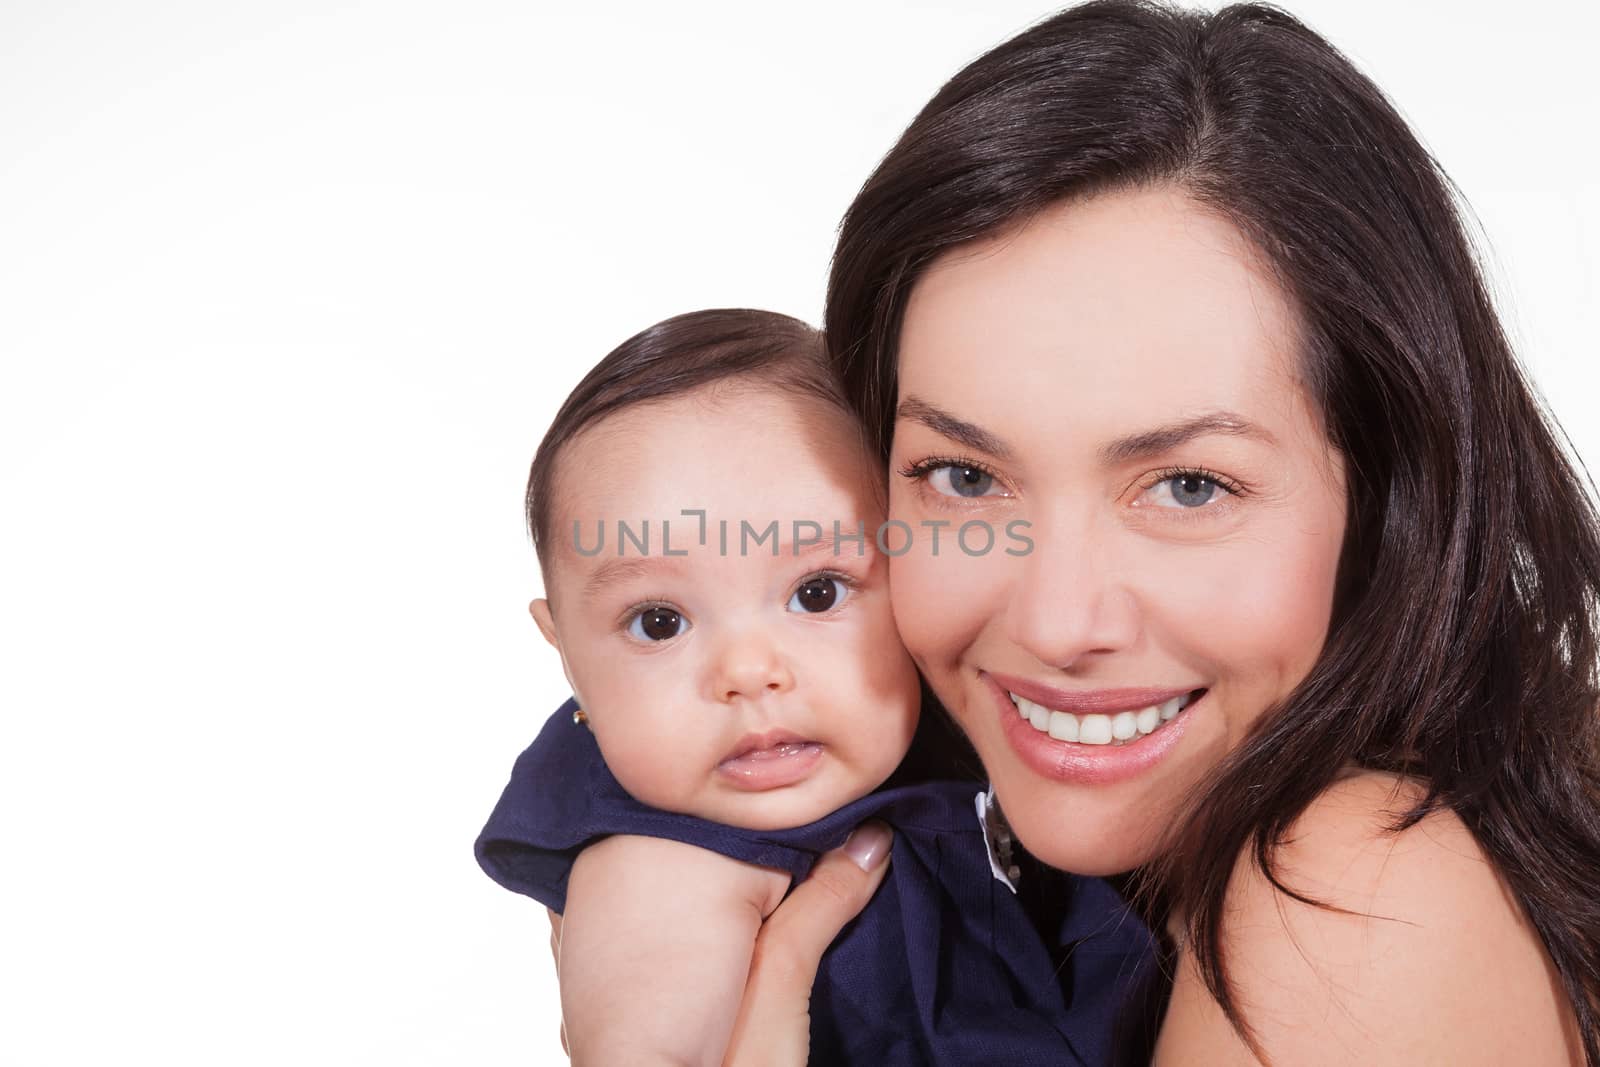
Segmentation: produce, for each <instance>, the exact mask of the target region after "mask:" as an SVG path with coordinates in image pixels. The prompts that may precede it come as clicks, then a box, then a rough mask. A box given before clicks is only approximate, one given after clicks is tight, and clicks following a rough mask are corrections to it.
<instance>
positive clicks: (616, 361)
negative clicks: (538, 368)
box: [526, 308, 853, 585]
mask: <svg viewBox="0 0 1600 1067" xmlns="http://www.w3.org/2000/svg"><path fill="white" fill-rule="evenodd" d="M735 381H738V382H748V383H759V384H762V385H766V386H770V387H772V388H775V389H779V390H782V391H785V392H787V393H790V394H791V395H794V396H798V397H801V398H803V399H812V400H820V401H822V402H824V403H826V404H830V405H832V406H833V407H835V408H838V409H839V411H841V412H843V413H844V414H846V415H851V414H853V412H852V410H851V407H850V405H849V403H848V401H847V400H846V399H845V396H844V394H843V392H842V391H841V389H840V386H839V381H838V379H837V377H836V376H835V374H834V370H833V367H832V366H831V365H830V364H829V362H828V360H827V358H826V356H825V355H824V349H823V343H822V334H821V333H819V332H818V331H817V330H814V329H812V328H811V327H810V326H807V325H806V324H805V323H803V322H801V321H800V320H799V319H792V318H790V317H789V316H787V315H779V314H778V313H776V312H773V311H756V310H752V309H749V308H725V309H714V310H709V311H691V312H689V313H688V314H686V315H677V316H675V317H673V318H670V319H666V320H663V321H662V322H658V323H656V324H655V325H654V326H651V327H648V328H647V329H644V330H641V331H640V332H639V333H636V334H634V335H633V336H632V337H630V338H628V339H627V340H626V341H624V342H622V344H620V345H618V346H617V347H616V348H614V349H612V350H611V352H609V353H608V354H607V355H606V357H605V358H604V359H602V360H601V361H600V362H599V363H597V364H595V366H594V368H593V369H592V370H590V371H589V373H588V374H586V375H584V378H583V380H582V381H581V382H579V383H578V385H577V388H575V389H573V390H572V392H571V394H570V395H568V397H567V399H566V400H565V401H564V402H563V403H562V405H561V407H560V409H559V410H558V411H557V412H556V417H555V418H554V419H553V420H552V421H551V423H550V428H549V429H548V430H546V431H545V435H544V439H543V440H542V441H540V442H539V448H538V451H537V452H535V453H534V457H533V466H532V468H531V469H530V470H529V472H528V495H527V498H526V507H527V518H528V532H529V534H530V535H532V537H533V547H534V550H535V551H536V552H537V553H538V555H539V565H540V567H541V568H543V569H544V570H545V572H546V574H547V575H548V573H549V567H550V560H551V552H550V533H551V531H550V523H551V521H552V520H551V511H552V508H551V497H552V495H553V494H554V493H555V490H556V484H557V481H558V479H557V477H556V470H557V468H556V460H557V459H558V457H559V456H560V453H561V449H562V448H564V447H565V446H566V444H567V442H569V441H571V440H572V439H573V438H574V437H575V436H577V434H578V433H580V432H581V431H583V430H584V429H586V428H587V427H590V426H593V425H594V424H595V423H597V422H599V421H600V420H601V419H604V418H606V417H607V416H608V415H615V414H616V413H617V412H619V411H622V410H624V409H626V408H631V407H635V406H637V405H639V404H648V403H652V402H655V401H660V400H666V399H668V398H669V397H674V396H681V395H683V394H685V393H689V392H693V391H695V390H698V389H702V388H705V387H707V386H712V385H719V384H729V383H733V382H735ZM736 445H737V442H731V441H730V442H729V446H730V447H735V446H736ZM548 584H549V583H548V582H547V583H546V585H548Z"/></svg>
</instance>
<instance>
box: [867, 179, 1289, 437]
mask: <svg viewBox="0 0 1600 1067" xmlns="http://www.w3.org/2000/svg"><path fill="white" fill-rule="evenodd" d="M1299 337H1300V330H1299V324H1298V320H1297V318H1296V316H1295V313H1294V311H1293V310H1292V307H1291V304H1290V301H1289V300H1288V298H1287V297H1286V296H1285V295H1284V294H1283V292H1282V290H1281V289H1280V288H1279V287H1278V285H1277V284H1276V283H1275V282H1274V281H1273V279H1272V277H1271V274H1270V272H1269V270H1268V269H1267V268H1266V267H1265V265H1264V262H1263V260H1262V258H1261V256H1260V255H1259V253H1257V252H1256V250H1255V249H1254V247H1253V246H1252V245H1251V244H1250V243H1249V242H1248V241H1247V240H1246V239H1245V237H1244V236H1243V234H1241V233H1240V232H1239V231H1238V230H1237V229H1236V228H1235V227H1234V226H1232V225H1231V224H1230V223H1228V222H1227V221H1225V220H1223V219H1221V218H1219V217H1218V216H1216V215H1215V214H1213V213H1212V212H1209V211H1207V210H1205V209H1203V208H1201V207H1200V206H1198V205H1196V204H1195V203H1194V202H1193V201H1191V200H1189V199H1188V198H1187V197H1185V196H1184V195H1183V194H1182V193H1181V192H1178V191H1175V190H1173V189H1171V188H1167V187H1162V188H1157V189H1142V190H1132V191H1124V192H1118V193H1110V194H1105V195H1102V196H1099V197H1096V198H1093V199H1090V200H1085V201H1080V202H1075V203H1070V204H1064V205H1060V206H1058V207H1056V208H1053V209H1051V210H1050V211H1048V212H1045V213H1044V214H1042V215H1040V216H1037V217H1035V218H1034V219H1032V220H1030V221H1029V222H1028V223H1027V224H1026V225H1025V226H1022V227H1020V228H1017V229H1014V230H1011V231H1008V232H1006V233H1003V234H1001V235H998V236H996V237H993V238H989V239H987V240H984V241H981V242H977V243H974V244H973V245H969V246H965V247H963V248H961V249H959V250H957V251H955V252H953V253H951V254H949V255H947V256H946V257H944V258H942V259H940V260H939V261H937V262H936V263H934V264H933V265H932V266H931V267H930V268H929V270H928V271H927V272H926V273H925V274H924V275H923V277H922V278H921V279H919V281H918V282H917V284H916V286H915V288H914V289H913V291H912V293H911V297H910V300H909V302H908V305H907V309H906V315H905V320H904V325H903V328H902V332H901V339H900V346H899V352H900V356H899V382H900V401H901V402H902V403H904V402H905V400H906V399H907V398H908V396H914V397H916V398H919V399H921V400H924V401H928V402H931V403H933V404H935V405H937V406H939V407H941V408H945V409H947V410H953V409H951V408H950V404H952V403H954V404H956V405H957V406H958V407H959V409H960V411H959V412H956V413H959V414H963V417H964V418H969V419H972V420H974V421H981V422H983V423H984V424H986V425H991V424H996V423H999V424H1010V425H1012V426H1013V427H1014V428H1016V429H1028V430H1045V431H1049V430H1052V429H1060V428H1061V427H1062V426H1063V424H1066V423H1070V424H1071V425H1072V426H1074V427H1080V428H1094V429H1096V430H1097V431H1098V432H1099V434H1100V435H1101V436H1105V435H1114V436H1119V437H1120V436H1124V435H1126V434H1127V433H1130V432H1137V431H1138V430H1139V429H1141V428H1142V427H1143V426H1145V425H1147V424H1152V423H1163V424H1164V423H1168V422H1171V421H1174V420H1181V419H1187V418H1192V417H1194V416H1196V415H1199V414H1201V413H1204V412H1207V411H1228V412H1234V413H1238V414H1240V415H1242V416H1244V417H1245V418H1246V419H1247V420H1248V421H1251V422H1259V423H1262V424H1263V425H1264V426H1266V427H1267V428H1268V429H1271V428H1272V424H1278V426H1280V427H1284V426H1285V424H1287V423H1289V422H1295V421H1299V420H1303V419H1304V418H1305V417H1306V415H1307V412H1306V410H1305V409H1306V407H1307V397H1306V395H1305V390H1304V388H1303V385H1302V384H1301V382H1300V378H1301V375H1300V374H1299V373H1298V370H1299V358H1300V357H1299V349H1300V344H1299ZM1017 424H1021V425H1020V426H1018V425H1017Z"/></svg>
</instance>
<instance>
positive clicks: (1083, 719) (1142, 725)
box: [1006, 689, 1206, 745]
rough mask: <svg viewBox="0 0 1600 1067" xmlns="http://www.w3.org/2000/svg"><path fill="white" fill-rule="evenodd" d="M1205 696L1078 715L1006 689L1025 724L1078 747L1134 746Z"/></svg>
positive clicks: (1187, 695)
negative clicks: (1045, 705) (1050, 706)
mask: <svg viewBox="0 0 1600 1067" xmlns="http://www.w3.org/2000/svg"><path fill="white" fill-rule="evenodd" d="M1205 694H1206V690H1204V689H1194V690H1191V691H1190V692H1188V693H1185V694H1183V695H1182V696H1175V697H1172V698H1171V699H1170V700H1166V701H1163V702H1162V703H1160V704H1151V705H1150V706H1148V707H1143V708H1133V709H1129V710H1126V711H1116V712H1106V713H1094V714H1087V715H1079V714H1075V713H1073V712H1070V711H1054V710H1052V709H1050V708H1047V707H1044V706H1042V705H1040V704H1035V703H1034V702H1033V701H1031V700H1029V699H1028V698H1027V697H1020V696H1018V695H1017V694H1015V693H1013V692H1011V691H1010V690H1009V689H1008V690H1006V695H1007V696H1008V697H1010V698H1011V703H1012V704H1014V705H1016V708H1017V713H1018V714H1019V715H1021V716H1022V720H1023V721H1024V722H1026V723H1027V724H1028V725H1030V726H1032V727H1033V728H1034V729H1035V730H1037V731H1039V732H1040V733H1042V734H1047V735H1049V736H1050V737H1051V738H1053V739H1055V740H1057V741H1066V742H1068V743H1069V744H1079V745H1128V744H1133V743H1134V742H1136V741H1138V740H1140V739H1141V738H1144V737H1148V736H1150V735H1151V734H1153V733H1155V732H1156V731H1158V730H1160V729H1162V728H1163V727H1165V726H1166V725H1167V723H1169V722H1171V721H1172V720H1174V719H1176V718H1177V717H1178V716H1179V715H1181V714H1183V712H1184V711H1185V710H1187V709H1188V708H1189V706H1190V705H1192V704H1193V703H1194V702H1195V701H1197V700H1199V699H1200V698H1201V697H1203V696H1205Z"/></svg>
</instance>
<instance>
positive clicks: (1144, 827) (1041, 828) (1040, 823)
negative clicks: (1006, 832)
mask: <svg viewBox="0 0 1600 1067" xmlns="http://www.w3.org/2000/svg"><path fill="white" fill-rule="evenodd" d="M1000 801H1001V810H1002V811H1004V813H1005V817H1006V821H1007V822H1008V823H1009V824H1010V825H1011V830H1012V832H1013V833H1014V834H1016V837H1017V840H1018V841H1019V842H1020V843H1021V844H1022V847H1023V848H1025V849H1027V850H1028V852H1029V853H1030V854H1031V855H1033V856H1034V857H1035V858H1036V859H1038V860H1040V861H1041V862H1043V863H1046V864H1048V865H1050V866H1051V867H1055V868H1056V869H1058V870H1063V871H1071V872H1072V873H1073V874H1081V875H1089V876H1091V877H1097V878H1103V877H1105V876H1107V875H1112V874H1121V873H1123V872H1125V871H1131V870H1133V869H1134V868H1135V867H1138V866H1140V865H1142V864H1145V863H1148V862H1149V861H1150V860H1151V859H1152V858H1154V857H1155V855H1156V854H1157V853H1158V852H1159V851H1160V837H1161V827H1160V826H1157V825H1152V822H1154V821H1155V820H1153V819H1150V818H1137V819H1134V820H1131V824H1130V819H1129V818H1128V813H1127V812H1120V813H1113V812H1110V811H1108V812H1106V813H1104V814H1103V815H1102V814H1100V813H1094V812H1085V811H1084V810H1083V809H1076V810H1071V809H1069V813H1064V812H1063V810H1062V808H1061V806H1060V805H1028V804H1015V805H1008V804H1006V802H1005V795H1004V793H1003V792H1002V793H1001V794H1000Z"/></svg>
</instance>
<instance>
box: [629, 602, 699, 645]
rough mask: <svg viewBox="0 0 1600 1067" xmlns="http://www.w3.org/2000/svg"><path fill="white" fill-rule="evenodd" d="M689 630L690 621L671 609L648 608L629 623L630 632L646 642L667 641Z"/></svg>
mask: <svg viewBox="0 0 1600 1067" xmlns="http://www.w3.org/2000/svg"><path fill="white" fill-rule="evenodd" d="M686 629H688V620H687V619H685V618H684V617H683V616H682V615H679V614H678V613H677V612H676V611H673V610H672V609H671V608H646V609H645V610H643V611H641V612H639V614H637V615H635V616H634V617H633V621H631V622H629V623H628V632H629V633H630V634H632V635H633V636H634V637H637V638H640V639H641V640H645V641H666V640H668V639H669V638H673V637H677V636H678V635H679V634H681V633H682V632H683V631H684V630H686Z"/></svg>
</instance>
